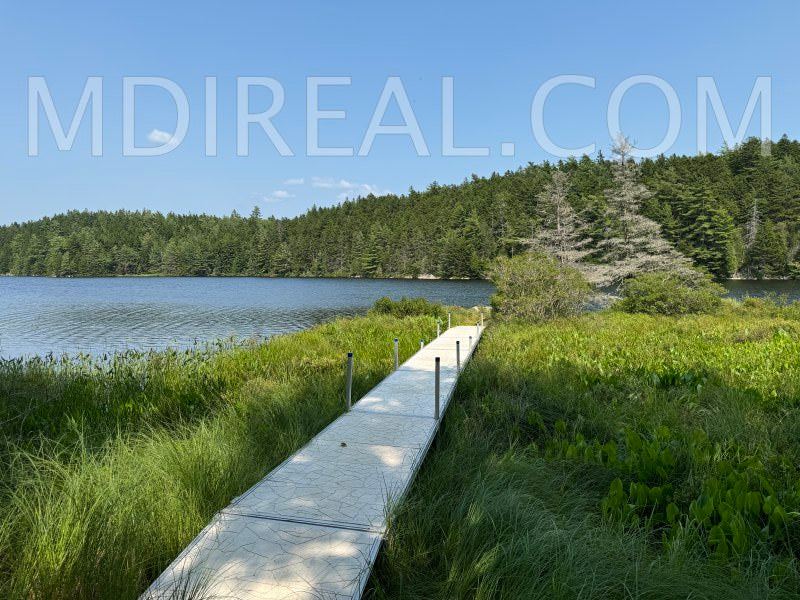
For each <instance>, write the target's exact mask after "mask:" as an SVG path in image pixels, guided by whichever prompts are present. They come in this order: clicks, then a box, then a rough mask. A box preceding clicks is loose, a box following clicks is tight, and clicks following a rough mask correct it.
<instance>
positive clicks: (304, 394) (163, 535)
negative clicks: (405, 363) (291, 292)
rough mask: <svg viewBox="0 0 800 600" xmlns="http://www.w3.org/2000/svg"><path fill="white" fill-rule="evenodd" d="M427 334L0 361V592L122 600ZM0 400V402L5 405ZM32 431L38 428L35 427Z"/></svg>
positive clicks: (378, 327)
mask: <svg viewBox="0 0 800 600" xmlns="http://www.w3.org/2000/svg"><path fill="white" fill-rule="evenodd" d="M435 332H436V324H435V320H434V318H432V317H430V316H418V317H409V318H406V319H397V318H395V317H392V316H389V315H371V316H369V317H364V318H359V319H349V320H338V321H334V322H332V323H329V324H326V325H322V326H319V327H315V328H313V329H310V330H307V331H303V332H300V333H296V334H291V335H285V336H278V337H274V338H270V339H269V340H268V341H266V342H263V343H255V342H253V343H244V344H241V345H239V344H237V345H234V346H230V345H227V346H221V347H215V348H209V349H205V348H200V349H195V350H190V351H188V352H185V353H175V352H167V353H147V354H142V355H139V354H136V353H126V354H124V355H119V356H114V357H106V359H105V361H103V360H102V358H101V359H98V360H91V361H90V360H89V359H86V360H81V361H76V362H70V361H51V360H45V361H27V362H26V361H15V362H6V363H2V364H0V381H2V385H3V394H8V395H7V396H6V395H4V396H3V398H4V402H3V403H0V410H3V411H4V413H3V414H2V418H0V423H2V430H1V431H2V439H3V440H4V442H3V446H2V447H0V482H1V484H0V506H2V514H1V515H0V597H2V598H3V599H9V600H15V599H20V600H21V599H26V600H29V599H32V598H37V599H39V598H42V599H43V598H48V599H53V600H59V599H63V600H80V599H89V598H91V599H95V598H113V599H119V600H125V599H128V598H129V599H134V598H137V597H138V595H139V594H140V593H141V592H142V591H143V590H144V588H145V587H146V586H147V585H148V584H149V583H150V582H151V581H152V580H153V579H154V578H155V577H156V576H157V575H158V574H159V573H160V572H161V571H162V570H163V569H164V568H165V567H166V565H167V564H168V563H169V562H170V561H172V559H174V558H175V556H177V555H178V553H179V552H180V551H181V550H182V549H183V547H184V546H185V545H186V544H187V543H188V542H189V541H190V540H191V539H192V538H194V537H195V536H196V535H197V533H198V532H199V531H200V530H201V529H202V528H203V527H204V526H205V525H206V524H207V523H208V522H209V520H210V519H211V517H212V516H213V515H214V513H215V512H216V511H218V510H219V509H221V508H222V507H224V506H226V505H227V504H228V503H229V502H230V500H231V499H232V498H233V497H234V496H237V495H239V494H241V493H242V492H243V491H245V490H246V489H247V488H248V487H249V486H251V485H252V484H254V483H255V482H256V481H258V480H259V479H260V478H262V477H263V476H264V474H265V473H266V472H268V471H269V470H270V469H271V468H273V467H274V466H276V465H277V464H278V463H280V462H281V461H282V460H284V459H285V458H286V456H288V455H289V454H290V453H291V452H293V451H294V450H296V449H297V448H299V447H300V446H301V445H302V444H304V443H305V442H306V441H307V440H308V439H309V438H311V437H312V436H313V435H315V434H316V433H317V432H318V431H319V430H320V429H322V428H323V427H324V426H325V425H327V424H328V423H329V422H330V421H331V420H332V419H333V418H335V417H336V416H337V415H338V414H340V413H341V411H342V410H343V408H344V393H345V391H344V388H345V381H344V372H345V369H344V367H345V362H346V353H347V352H348V351H351V350H352V351H354V353H355V370H354V379H353V394H354V396H355V397H356V398H358V397H360V396H361V395H362V394H364V393H365V392H366V391H367V390H369V389H370V388H372V387H373V386H374V385H375V384H376V383H377V382H378V381H380V380H381V379H382V378H383V377H385V376H386V375H387V374H388V373H389V372H390V370H391V368H392V365H393V358H392V350H391V348H392V345H391V340H392V338H393V337H398V338H399V339H400V357H401V359H402V360H404V359H405V358H407V357H408V356H410V355H411V354H413V353H414V352H416V351H417V350H418V348H419V340H420V339H421V338H422V339H425V340H430V339H431V338H432V337H433V336H434V335H435ZM7 400H8V401H10V402H11V405H10V406H6V404H7ZM37 428H38V429H37Z"/></svg>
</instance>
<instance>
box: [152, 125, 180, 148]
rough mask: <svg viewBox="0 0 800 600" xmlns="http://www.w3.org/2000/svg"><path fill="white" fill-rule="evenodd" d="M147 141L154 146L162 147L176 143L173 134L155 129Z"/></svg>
mask: <svg viewBox="0 0 800 600" xmlns="http://www.w3.org/2000/svg"><path fill="white" fill-rule="evenodd" d="M147 139H148V140H149V141H151V142H153V143H154V144H160V145H170V144H174V143H175V142H174V139H173V137H172V134H171V133H167V132H166V131H161V130H160V129H153V130H152V131H151V132H150V133H148V134H147Z"/></svg>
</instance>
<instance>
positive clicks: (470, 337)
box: [469, 336, 472, 348]
mask: <svg viewBox="0 0 800 600" xmlns="http://www.w3.org/2000/svg"><path fill="white" fill-rule="evenodd" d="M469 347H470V348H472V336H469Z"/></svg>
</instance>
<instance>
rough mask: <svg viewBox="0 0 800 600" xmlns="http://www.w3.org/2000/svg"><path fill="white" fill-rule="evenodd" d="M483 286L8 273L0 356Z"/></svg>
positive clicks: (133, 341)
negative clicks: (85, 276)
mask: <svg viewBox="0 0 800 600" xmlns="http://www.w3.org/2000/svg"><path fill="white" fill-rule="evenodd" d="M726 287H727V288H728V290H729V295H730V296H731V297H734V298H741V297H743V296H746V295H750V296H763V295H764V294H767V293H772V294H777V295H783V296H787V297H788V298H790V299H792V300H800V282H798V281H766V282H765V281H729V282H727V283H726ZM492 291H493V287H492V285H491V284H489V283H487V282H483V281H426V280H407V279H388V280H387V279H384V280H364V279H259V278H220V279H214V278H184V277H178V278H170V277H152V278H103V279H52V278H35V277H0V356H2V357H15V356H22V355H34V354H39V355H44V354H47V353H49V352H52V353H54V354H61V353H69V354H76V353H78V352H87V353H92V354H97V353H102V352H107V351H112V350H125V349H130V348H137V349H148V348H155V349H159V348H165V347H167V346H172V347H187V346H191V345H192V344H194V343H195V342H200V343H202V342H206V341H213V340H216V339H220V338H228V337H230V336H237V337H252V336H269V335H273V334H276V333H285V332H289V331H296V330H298V329H303V328H305V327H309V326H310V325H314V324H316V323H320V322H322V321H327V320H330V319H332V318H335V317H337V316H343V315H354V314H362V313H364V312H366V310H367V309H368V308H369V307H370V306H371V305H372V304H373V302H375V300H376V299H378V298H380V297H381V296H389V297H391V298H395V299H399V298H400V297H402V296H409V297H412V296H423V297H425V298H428V299H430V300H434V301H437V302H442V303H444V304H456V305H461V306H475V305H476V304H486V303H488V301H489V297H490V295H491V294H492Z"/></svg>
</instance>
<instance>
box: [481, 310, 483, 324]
mask: <svg viewBox="0 0 800 600" xmlns="http://www.w3.org/2000/svg"><path fill="white" fill-rule="evenodd" d="M481 327H483V311H481Z"/></svg>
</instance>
